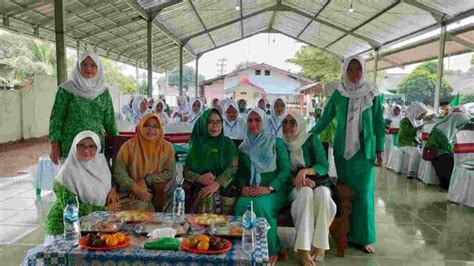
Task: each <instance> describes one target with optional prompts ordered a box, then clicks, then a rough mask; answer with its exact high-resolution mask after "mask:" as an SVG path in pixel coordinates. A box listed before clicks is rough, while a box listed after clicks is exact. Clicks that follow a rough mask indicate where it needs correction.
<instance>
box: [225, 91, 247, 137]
mask: <svg viewBox="0 0 474 266" xmlns="http://www.w3.org/2000/svg"><path fill="white" fill-rule="evenodd" d="M223 113H224V116H225V117H224V135H225V136H227V137H229V138H230V139H236V140H243V139H244V135H245V130H246V129H245V122H246V121H245V120H244V118H242V117H241V116H240V114H239V107H238V105H237V103H236V102H235V101H234V100H231V99H228V100H226V101H225V102H224V108H223Z"/></svg>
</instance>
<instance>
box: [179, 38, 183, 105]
mask: <svg viewBox="0 0 474 266" xmlns="http://www.w3.org/2000/svg"><path fill="white" fill-rule="evenodd" d="M179 96H183V46H182V45H181V46H180V47H179Z"/></svg>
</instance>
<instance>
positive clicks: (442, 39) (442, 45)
mask: <svg viewBox="0 0 474 266" xmlns="http://www.w3.org/2000/svg"><path fill="white" fill-rule="evenodd" d="M445 48H446V24H443V25H442V26H441V34H440V35H439V51H438V70H437V71H436V88H435V95H434V96H435V97H434V103H433V106H434V109H435V111H436V112H437V111H438V108H439V96H440V95H439V94H440V91H441V84H442V82H443V71H444V66H443V61H444V51H445Z"/></svg>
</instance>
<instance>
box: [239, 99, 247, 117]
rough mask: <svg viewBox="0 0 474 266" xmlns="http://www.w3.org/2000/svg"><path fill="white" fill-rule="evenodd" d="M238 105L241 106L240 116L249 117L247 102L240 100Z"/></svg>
mask: <svg viewBox="0 0 474 266" xmlns="http://www.w3.org/2000/svg"><path fill="white" fill-rule="evenodd" d="M237 104H238V105H239V113H240V115H242V116H243V117H244V116H245V115H247V112H248V110H247V102H246V101H245V100H244V99H240V100H238V101H237Z"/></svg>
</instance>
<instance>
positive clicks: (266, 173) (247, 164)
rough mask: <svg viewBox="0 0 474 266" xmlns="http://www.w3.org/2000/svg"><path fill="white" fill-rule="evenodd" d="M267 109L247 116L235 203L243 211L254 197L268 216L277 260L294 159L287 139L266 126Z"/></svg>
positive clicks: (257, 206)
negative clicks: (279, 218) (280, 215)
mask: <svg viewBox="0 0 474 266" xmlns="http://www.w3.org/2000/svg"><path fill="white" fill-rule="evenodd" d="M265 122H266V121H265V113H264V112H263V110H261V109H258V108H255V109H251V110H250V112H249V114H248V117H247V129H248V131H247V134H246V136H245V139H244V142H242V144H240V146H239V169H238V170H237V174H236V183H237V185H238V186H239V187H240V188H241V196H240V198H239V199H238V200H237V204H236V207H235V212H236V215H242V214H243V213H244V212H245V211H246V208H247V204H249V203H250V201H253V206H254V212H255V214H256V215H257V217H265V218H266V219H267V221H268V223H269V224H270V227H271V228H270V230H269V231H268V234H267V236H268V250H269V252H270V262H271V263H272V264H274V263H275V262H276V259H277V258H278V253H279V252H280V250H281V249H282V244H281V242H280V238H279V237H278V230H277V229H278V224H277V215H278V213H279V211H280V210H281V208H283V207H284V206H285V204H286V203H287V197H288V193H289V191H290V182H289V181H290V176H291V172H290V160H289V157H288V150H287V149H286V146H285V143H284V142H283V140H281V139H280V138H277V137H275V136H273V135H269V134H267V133H266V132H265V130H264V124H265Z"/></svg>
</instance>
